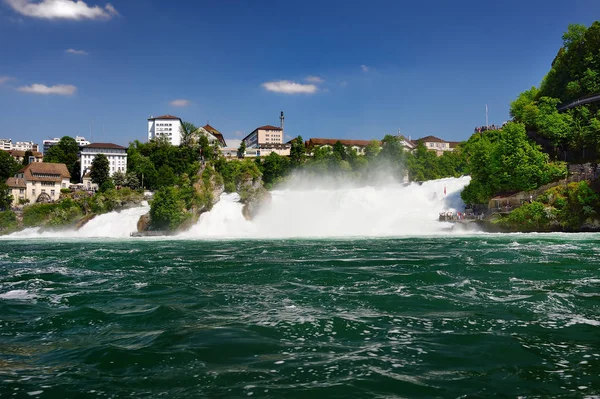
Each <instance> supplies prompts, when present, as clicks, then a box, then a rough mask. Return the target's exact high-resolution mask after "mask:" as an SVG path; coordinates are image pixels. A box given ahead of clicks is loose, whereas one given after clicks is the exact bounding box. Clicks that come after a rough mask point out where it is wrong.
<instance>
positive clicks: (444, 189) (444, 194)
mask: <svg viewBox="0 0 600 399" xmlns="http://www.w3.org/2000/svg"><path fill="white" fill-rule="evenodd" d="M444 195H446V186H444Z"/></svg>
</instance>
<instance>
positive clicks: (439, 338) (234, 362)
mask: <svg viewBox="0 0 600 399" xmlns="http://www.w3.org/2000/svg"><path fill="white" fill-rule="evenodd" d="M599 239H600V236H599V235H594V234H578V235H560V234H557V235H541V234H540V235H537V234H533V235H485V234H479V235H477V234H475V235H470V236H453V235H448V236H430V237H427V236H424V237H413V238H379V239H377V238H373V239H344V240H336V239H323V240H311V239H306V240H292V239H288V240H213V241H200V240H184V239H180V240H177V239H174V240H142V239H140V240H135V239H119V240H117V239H113V240H106V239H75V238H73V239H66V238H63V239H55V238H54V239H48V238H46V239H18V240H17V239H8V240H6V239H5V240H2V241H0V397H2V398H5V397H6V398H13V397H26V398H32V397H40V398H80V397H83V398H86V397H99V398H112V397H114V398H123V397H166V398H188V397H285V398H321V397H323V398H338V397H339V398H348V397H364V398H389V397H427V398H430V397H444V398H446V397H455V398H456V397H530V398H535V397H540V398H541V397H544V398H545V397H589V398H593V397H595V398H598V397H600V377H599V375H600V262H599V259H600V247H599V246H598V243H599Z"/></svg>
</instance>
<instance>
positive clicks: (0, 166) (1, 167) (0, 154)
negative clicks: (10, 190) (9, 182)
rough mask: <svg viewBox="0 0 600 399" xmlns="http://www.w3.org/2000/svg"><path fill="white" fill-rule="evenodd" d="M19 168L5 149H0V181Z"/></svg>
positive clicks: (19, 165)
mask: <svg viewBox="0 0 600 399" xmlns="http://www.w3.org/2000/svg"><path fill="white" fill-rule="evenodd" d="M20 168H21V164H19V163H18V162H17V161H15V159H14V158H13V157H12V156H11V155H10V154H9V153H8V152H6V151H2V150H0V182H2V183H4V182H5V181H6V179H8V178H9V177H13V176H14V174H15V173H16V172H17V171H18V170H19V169H20Z"/></svg>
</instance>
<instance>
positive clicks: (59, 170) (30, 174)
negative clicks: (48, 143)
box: [17, 162, 71, 182]
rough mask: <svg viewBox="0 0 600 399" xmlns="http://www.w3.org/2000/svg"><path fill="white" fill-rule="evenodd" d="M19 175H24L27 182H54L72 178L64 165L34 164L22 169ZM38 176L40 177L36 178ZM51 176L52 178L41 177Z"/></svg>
mask: <svg viewBox="0 0 600 399" xmlns="http://www.w3.org/2000/svg"><path fill="white" fill-rule="evenodd" d="M17 173H23V175H24V177H25V180H27V181H54V182H60V181H61V180H62V179H69V178H71V174H70V173H69V170H68V169H67V165H65V164H64V163H47V162H33V163H30V164H29V165H27V166H25V167H23V168H21V169H20V170H19V171H18V172H17ZM36 175H38V176H36ZM39 175H51V176H43V177H42V176H39Z"/></svg>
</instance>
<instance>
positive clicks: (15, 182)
mask: <svg viewBox="0 0 600 399" xmlns="http://www.w3.org/2000/svg"><path fill="white" fill-rule="evenodd" d="M6 185H7V186H8V187H9V188H27V184H25V180H23V179H19V178H17V177H9V178H8V179H6Z"/></svg>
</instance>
